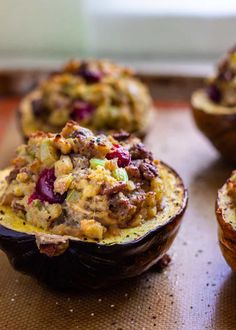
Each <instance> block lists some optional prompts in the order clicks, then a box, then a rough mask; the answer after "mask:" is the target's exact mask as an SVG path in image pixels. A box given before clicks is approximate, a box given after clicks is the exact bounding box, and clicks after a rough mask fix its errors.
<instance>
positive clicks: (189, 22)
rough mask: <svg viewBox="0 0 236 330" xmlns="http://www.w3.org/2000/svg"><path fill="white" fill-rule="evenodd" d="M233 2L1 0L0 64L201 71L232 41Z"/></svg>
mask: <svg viewBox="0 0 236 330" xmlns="http://www.w3.org/2000/svg"><path fill="white" fill-rule="evenodd" d="M234 31H236V1H235V0H214V1H212V0H198V1H196V0H181V1H179V0H165V1H160V0H130V1H127V0H119V1H111V0H99V1H96V0H50V1H48V0H40V1H32V0H21V1H17V0H7V1H4V0H0V39H1V43H0V68H1V69H2V70H4V69H22V68H39V67H45V68H46V67H49V68H53V67H57V66H58V64H60V63H61V62H63V61H65V60H67V59H68V58H73V57H86V56H89V57H106V58H114V59H116V60H119V61H120V62H124V63H128V64H131V65H133V66H135V67H136V68H137V69H138V70H139V71H143V72H146V73H147V72H149V73H173V72H176V73H186V74H188V73H191V74H195V75H200V76H201V75H204V74H207V73H209V72H211V70H212V63H213V62H214V61H215V60H216V59H217V58H218V57H219V56H220V55H221V54H222V53H224V52H225V51H226V49H228V48H230V47H231V46H232V45H233V44H234V42H235V33H234Z"/></svg>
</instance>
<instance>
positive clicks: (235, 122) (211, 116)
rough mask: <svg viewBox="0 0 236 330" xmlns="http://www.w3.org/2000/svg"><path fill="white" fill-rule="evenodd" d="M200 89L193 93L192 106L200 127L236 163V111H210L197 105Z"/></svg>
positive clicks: (213, 143)
mask: <svg viewBox="0 0 236 330" xmlns="http://www.w3.org/2000/svg"><path fill="white" fill-rule="evenodd" d="M197 93H203V91H201V90H199V91H197V92H196V93H195V94H193V97H192V102H191V107H192V114H193V118H194V121H195V123H196V125H197V127H198V129H199V130H200V131H201V132H202V133H203V134H204V135H205V136H206V137H207V138H208V139H209V141H210V142H211V143H212V145H213V146H214V147H215V148H216V149H217V150H218V151H219V153H220V154H221V155H222V156H223V157H224V158H225V159H226V160H228V161H229V162H231V163H234V164H236V154H235V149H236V112H232V113H219V112H217V111H216V112H208V111H206V110H205V109H204V107H196V106H195V104H194V101H193V98H194V97H197Z"/></svg>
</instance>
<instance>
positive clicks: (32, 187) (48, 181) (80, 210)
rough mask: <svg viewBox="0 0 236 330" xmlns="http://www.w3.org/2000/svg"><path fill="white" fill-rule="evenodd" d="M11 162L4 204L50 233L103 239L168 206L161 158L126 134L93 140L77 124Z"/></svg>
mask: <svg viewBox="0 0 236 330" xmlns="http://www.w3.org/2000/svg"><path fill="white" fill-rule="evenodd" d="M12 165H13V169H12V170H11V172H10V174H9V175H8V177H7V186H6V188H5V191H4V193H3V195H2V197H1V200H0V204H1V205H6V206H10V207H11V208H12V209H13V210H14V212H16V213H17V215H18V216H19V217H21V218H22V219H23V220H24V222H25V223H28V224H31V225H33V226H35V227H38V228H42V229H44V230H46V231H49V232H50V233H54V234H59V235H70V236H74V237H78V238H85V239H86V238H88V239H97V240H100V239H103V238H104V237H109V236H110V235H118V234H119V231H120V229H122V228H130V227H136V226H139V225H141V224H142V223H144V222H145V221H148V220H149V219H153V218H154V217H155V216H157V214H158V212H160V211H161V210H162V209H163V207H164V206H163V205H164V199H163V196H164V194H165V191H164V190H165V189H164V186H163V178H162V176H161V173H160V171H159V169H158V165H159V163H158V161H154V160H153V156H152V153H151V152H149V151H148V150H147V149H146V148H145V147H144V145H143V144H142V143H141V142H140V140H139V139H138V138H136V137H133V136H130V134H128V133H126V132H124V131H122V132H120V133H115V134H113V136H111V135H109V136H105V135H102V134H100V135H94V134H93V133H92V132H91V131H90V130H89V129H87V128H83V127H81V126H79V125H78V124H77V123H76V122H74V121H70V122H68V123H67V125H66V126H65V127H64V128H63V129H62V131H61V133H60V134H52V133H44V132H37V133H35V134H33V135H32V136H31V137H30V139H29V141H28V143H27V144H25V145H22V146H20V147H19V148H18V150H17V157H16V158H15V159H13V161H12Z"/></svg>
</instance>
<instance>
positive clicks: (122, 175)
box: [112, 167, 129, 182]
mask: <svg viewBox="0 0 236 330" xmlns="http://www.w3.org/2000/svg"><path fill="white" fill-rule="evenodd" d="M112 174H113V176H114V178H116V179H117V180H118V181H124V182H127V181H129V177H128V174H127V172H126V170H125V169H124V168H120V167H119V168H117V169H115V170H114V171H113V173H112Z"/></svg>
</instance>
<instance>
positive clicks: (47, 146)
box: [39, 140, 58, 166]
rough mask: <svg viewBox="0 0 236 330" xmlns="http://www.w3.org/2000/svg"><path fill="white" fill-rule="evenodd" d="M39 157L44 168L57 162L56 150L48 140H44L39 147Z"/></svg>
mask: <svg viewBox="0 0 236 330" xmlns="http://www.w3.org/2000/svg"><path fill="white" fill-rule="evenodd" d="M39 157H40V160H41V162H42V163H44V164H45V165H46V166H51V165H52V164H54V163H55V162H56V161H57V160H58V156H57V153H56V149H55V148H54V147H53V146H52V143H51V141H50V140H45V141H43V142H42V143H41V145H40V151H39Z"/></svg>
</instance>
